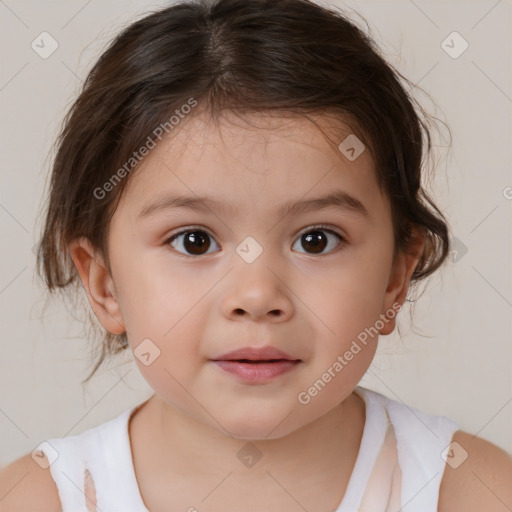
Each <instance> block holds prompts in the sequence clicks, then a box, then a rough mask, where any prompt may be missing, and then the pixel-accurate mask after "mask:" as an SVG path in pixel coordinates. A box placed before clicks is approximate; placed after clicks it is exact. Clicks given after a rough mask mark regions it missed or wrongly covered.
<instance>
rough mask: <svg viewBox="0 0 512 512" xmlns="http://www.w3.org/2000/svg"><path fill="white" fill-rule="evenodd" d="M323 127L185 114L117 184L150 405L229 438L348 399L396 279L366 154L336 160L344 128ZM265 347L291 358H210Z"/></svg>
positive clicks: (113, 236)
mask: <svg viewBox="0 0 512 512" xmlns="http://www.w3.org/2000/svg"><path fill="white" fill-rule="evenodd" d="M322 119H323V118H318V119H317V120H318V121H319V122H320V123H321V122H323V121H322ZM329 126H330V125H329V124H328V123H324V128H325V129H326V130H329ZM326 133H331V132H326ZM332 133H334V131H332ZM335 133H336V134H335V135H333V137H334V138H333V139H332V140H333V142H331V143H329V142H328V141H327V139H326V137H325V136H324V135H323V134H322V132H321V131H320V130H319V129H318V127H317V126H315V124H313V123H312V122H311V121H309V120H307V119H305V118H301V117H297V116H291V117H279V118H278V117H275V116H274V117H270V116H268V115H267V116H265V115H263V114H259V115H251V117H250V124H246V123H245V122H244V121H243V120H241V119H240V118H235V117H229V116H225V117H223V118H221V119H219V120H218V122H217V123H214V122H212V121H208V120H207V118H206V117H203V115H197V116H196V117H193V118H192V117H191V118H190V119H187V120H186V121H185V122H184V123H183V124H182V126H180V129H179V130H177V131H176V132H175V133H174V132H173V133H172V138H169V139H168V140H163V141H162V143H160V145H158V146H157V147H156V148H155V149H153V150H152V152H151V153H150V154H149V155H148V156H147V157H146V158H145V160H144V161H143V162H142V164H141V166H140V167H139V169H137V172H136V173H135V174H134V175H133V176H131V177H130V181H129V183H128V184H127V188H126V189H125V191H124V193H123V196H122V199H121V201H120V203H119V206H118V208H117V210H116V212H115V214H114V216H113V218H112V221H111V224H110V229H109V241H108V243H109V257H110V264H111V268H112V279H113V284H114V287H115V299H116V303H117V304H118V312H117V314H118V317H119V318H120V319H121V322H122V324H123V327H124V329H126V331H127V335H128V340H129V344H130V347H131V349H132V350H134V353H135V355H136V357H135V358H134V359H135V361H136V364H137V365H138V368H139V370H140V372H141V373H142V375H143V376H144V378H145V379H146V380H147V382H148V383H149V385H150V386H151V387H152V388H153V389H154V390H155V392H156V394H157V396H158V397H159V398H160V399H161V400H162V401H163V402H164V403H165V404H168V405H169V406H172V407H174V408H177V409H179V410H180V411H181V412H183V413H184V414H186V415H187V416H189V417H191V418H194V419H195V420H197V421H199V422H202V423H205V424H207V425H210V426H212V427H213V428H215V429H217V430H219V431H221V432H228V433H229V434H231V435H233V436H235V437H240V438H245V439H263V438H269V439H271V438H278V437H281V436H283V435H286V434H287V433H290V432H292V431H294V430H296V429H298V428H300V427H302V426H304V425H306V424H308V423H310V422H312V421H314V420H315V419H317V418H320V417H321V416H322V415H324V414H325V413H327V412H328V411H330V410H331V409H332V408H333V407H335V406H336V405H337V404H339V403H340V402H341V401H343V400H344V399H345V398H346V397H347V396H349V395H350V393H351V392H352V391H353V389H354V387H355V386H357V384H358V382H359V381H360V379H361V377H362V376H363V374H364V373H365V372H366V370H367V368H368V366H369V365H370V363H371V361H372V358H373V356H374V354H375V349H376V345H377V338H378V336H375V332H376V328H375V325H376V322H377V321H379V319H382V316H381V315H383V314H385V313H387V312H389V311H390V309H391V308H392V305H393V303H395V305H396V302H395V301H396V298H397V295H398V294H399V292H400V285H401V284H403V282H398V283H393V282H392V279H391V278H392V277H393V276H394V275H395V274H394V273H393V272H394V270H393V269H394V266H393V265H394V262H393V260H392V255H393V231H392V224H391V213H390V209H389V204H388V202H387V200H386V198H385V197H383V196H382V195H381V193H380V191H379V188H378V185H377V181H376V177H375V170H374V168H373V162H372V159H371V155H370V153H369V151H368V150H365V151H363V153H362V154H361V155H360V156H359V157H358V158H356V159H355V160H349V159H348V158H347V157H346V156H345V155H344V154H342V153H341V152H340V151H339V150H338V149H337V144H339V143H340V142H341V141H342V140H344V138H345V137H347V136H348V135H349V134H350V133H351V131H350V129H349V128H348V127H345V128H344V129H343V127H342V128H339V126H338V130H337V131H335ZM171 196H173V197H175V196H187V197H191V198H193V199H195V200H197V198H198V197H201V198H205V199H204V201H202V202H199V203H194V204H192V203H189V204H188V206H187V204H186V202H184V201H182V202H181V205H180V204H179V202H176V201H175V202H174V203H173V204H171V200H170V198H171ZM327 196H331V198H332V197H337V201H331V202H329V201H324V202H323V203H322V202H321V201H317V202H316V203H313V202H311V200H313V199H319V198H324V197H327ZM349 196H350V197H351V198H352V201H350V200H348V199H347V198H348V197H349ZM291 204H296V206H295V208H293V209H292V210H291V212H289V211H288V210H287V209H286V207H287V206H289V205H291ZM297 204H298V205H299V206H297ZM301 204H302V207H300V205H301ZM356 204H359V205H360V206H359V207H356V206H355V205H356ZM398 274H400V275H402V274H403V272H398V273H397V275H398ZM393 312H396V311H393ZM377 325H382V322H379V323H378V324H377ZM372 327H374V329H373V330H372V331H370V335H368V332H369V331H368V330H369V329H371V328H372ZM365 329H366V331H365ZM380 330H381V333H382V331H383V329H382V328H381V329H380ZM384 330H385V328H384ZM364 332H366V333H367V334H366V343H363V342H362V341H361V340H362V338H364V337H365V336H364V335H363V334H362V333H364ZM354 343H355V345H354ZM267 346H272V347H274V348H276V349H279V350H281V351H283V352H285V353H287V354H288V355H289V356H291V358H292V359H294V360H298V362H295V363H293V364H290V365H289V367H290V368H291V369H288V371H285V372H284V373H281V374H279V375H274V376H271V377H269V378H267V379H266V380H254V379H253V380H251V379H248V378H244V377H241V376H240V375H238V374H233V373H231V372H229V371H227V370H225V369H224V368H223V367H222V366H221V365H220V364H219V363H217V362H214V361H212V360H213V359H216V358H219V357H220V356H222V355H223V354H226V353H227V352H230V351H233V350H237V349H241V348H244V347H254V348H258V347H267ZM356 347H358V348H356ZM358 349H359V350H358ZM348 352H350V353H351V354H352V357H350V355H349V354H348ZM346 356H347V357H346ZM143 361H144V362H143ZM341 361H343V363H342V362H341ZM336 363H337V364H336ZM256 364H257V363H253V364H252V365H251V366H252V367H253V368H254V366H255V365H256ZM269 364H270V365H271V364H272V363H269ZM286 364H287V363H285V365H286ZM228 366H233V365H229V364H228ZM281 366H283V365H281ZM340 367H341V369H340ZM329 377H330V378H329ZM319 381H321V382H319ZM315 383H316V387H315ZM315 390H316V391H315Z"/></svg>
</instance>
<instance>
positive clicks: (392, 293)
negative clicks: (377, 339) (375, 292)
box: [379, 229, 425, 335]
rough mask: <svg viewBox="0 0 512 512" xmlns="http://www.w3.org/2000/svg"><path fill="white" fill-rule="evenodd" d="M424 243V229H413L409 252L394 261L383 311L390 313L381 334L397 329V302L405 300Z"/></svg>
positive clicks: (399, 255) (399, 254)
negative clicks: (392, 312) (391, 313)
mask: <svg viewBox="0 0 512 512" xmlns="http://www.w3.org/2000/svg"><path fill="white" fill-rule="evenodd" d="M424 245H425V235H424V233H423V231H420V230H419V229H413V242H412V243H411V247H410V248H409V251H408V252H407V253H404V252H399V253H398V254H397V256H396V258H395V261H394V262H393V267H392V269H391V273H390V276H389V280H388V286H387V288H386V294H385V297H384V302H383V306H382V312H381V313H382V315H383V316H384V315H386V312H387V313H388V315H387V321H385V322H384V327H383V328H382V329H379V334H381V335H386V334H391V333H392V332H393V331H394V330H395V323H396V322H395V319H396V314H397V313H398V306H397V304H399V305H400V307H401V306H402V305H403V303H404V302H405V298H406V296H407V291H408V290H409V284H410V281H411V276H412V273H413V272H414V269H415V268H416V266H417V265H418V262H419V260H420V258H421V256H422V254H423V248H424ZM390 311H395V314H394V316H391V315H390V314H389V313H390Z"/></svg>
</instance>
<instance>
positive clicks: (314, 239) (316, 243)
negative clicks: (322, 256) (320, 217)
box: [302, 231, 327, 253]
mask: <svg viewBox="0 0 512 512" xmlns="http://www.w3.org/2000/svg"><path fill="white" fill-rule="evenodd" d="M302 238H303V242H304V241H306V243H307V244H310V245H311V247H312V251H311V252H314V253H317V252H322V251H323V250H324V249H325V247H326V246H327V242H326V240H325V236H324V234H323V232H322V231H311V232H310V233H308V234H307V235H303V237H302ZM302 246H303V247H304V249H307V247H306V246H305V245H304V243H303V244H302Z"/></svg>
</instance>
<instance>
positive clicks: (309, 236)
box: [299, 229, 344, 254]
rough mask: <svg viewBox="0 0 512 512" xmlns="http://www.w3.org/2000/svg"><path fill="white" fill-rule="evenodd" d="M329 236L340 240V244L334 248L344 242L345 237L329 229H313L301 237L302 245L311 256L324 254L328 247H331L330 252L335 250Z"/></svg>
mask: <svg viewBox="0 0 512 512" xmlns="http://www.w3.org/2000/svg"><path fill="white" fill-rule="evenodd" d="M329 235H331V237H332V235H334V236H335V237H336V238H338V240H339V243H338V244H336V245H335V246H334V247H337V246H338V245H340V243H341V242H343V241H344V239H343V237H342V236H341V235H338V233H335V232H334V231H331V230H328V229H313V230H310V231H308V232H307V233H304V234H303V235H302V236H301V237H300V239H299V240H300V245H301V247H302V248H303V249H305V251H306V252H307V253H309V254H322V253H323V252H324V250H325V248H326V247H328V246H330V250H332V248H333V247H332V246H333V243H332V242H331V243H329V242H330V240H329V238H330V237H329ZM299 252H300V251H299ZM328 252H330V251H328Z"/></svg>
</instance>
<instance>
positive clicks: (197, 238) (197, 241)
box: [183, 231, 210, 254]
mask: <svg viewBox="0 0 512 512" xmlns="http://www.w3.org/2000/svg"><path fill="white" fill-rule="evenodd" d="M203 243H205V244H206V248H205V250H204V251H201V250H199V251H198V250H197V249H201V245H202V244H203ZM183 244H184V246H185V248H186V249H187V251H188V252H190V253H192V254H203V252H206V251H207V250H208V248H209V247H210V241H209V239H208V237H207V236H204V234H203V232H202V231H191V232H189V233H187V234H186V235H185V240H184V242H183Z"/></svg>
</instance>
